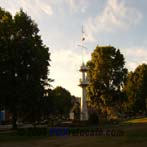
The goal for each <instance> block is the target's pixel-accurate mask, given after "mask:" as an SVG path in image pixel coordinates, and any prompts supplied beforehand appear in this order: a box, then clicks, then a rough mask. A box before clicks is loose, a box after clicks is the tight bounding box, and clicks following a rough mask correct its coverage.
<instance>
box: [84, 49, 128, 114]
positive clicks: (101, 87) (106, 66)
mask: <svg viewBox="0 0 147 147" xmlns="http://www.w3.org/2000/svg"><path fill="white" fill-rule="evenodd" d="M124 65H125V61H124V56H123V54H121V53H120V50H119V49H116V48H114V47H112V46H97V47H96V48H95V50H94V52H93V53H92V55H91V60H90V61H89V62H88V63H87V66H88V68H89V71H88V75H87V76H88V79H89V82H90V83H89V86H88V89H87V91H88V97H89V99H90V101H91V102H92V103H93V104H94V105H95V106H96V107H97V108H98V110H99V112H102V111H105V112H106V111H107V109H106V108H109V107H113V106H118V104H119V103H120V102H121V101H122V98H123V94H122V91H121V90H122V87H123V85H124V81H125V78H126V73H127V69H126V68H125V67H124Z"/></svg>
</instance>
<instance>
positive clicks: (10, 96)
mask: <svg viewBox="0 0 147 147" xmlns="http://www.w3.org/2000/svg"><path fill="white" fill-rule="evenodd" d="M38 32H39V29H38V27H37V24H36V23H35V22H34V21H33V20H32V19H31V18H30V17H29V16H28V15H27V14H26V13H24V12H23V11H22V10H20V11H19V12H18V13H16V15H15V16H14V17H12V16H11V14H10V13H9V12H7V11H5V10H3V9H2V8H0V95H1V96H0V97H1V101H2V102H3V104H4V105H5V107H6V108H7V109H8V110H10V111H11V112H12V114H13V127H14V128H16V120H17V116H18V114H19V113H23V114H24V113H25V114H27V115H31V116H34V119H35V118H36V117H37V116H38V114H36V113H39V112H40V107H39V104H40V101H41V98H42V97H43V94H44V87H45V86H47V85H48V83H49V81H50V79H49V78H48V73H49V68H48V66H49V61H50V53H49V49H48V47H46V46H45V45H44V44H43V42H42V40H41V36H40V35H38ZM32 114H33V115H32ZM32 118H33V117H32Z"/></svg>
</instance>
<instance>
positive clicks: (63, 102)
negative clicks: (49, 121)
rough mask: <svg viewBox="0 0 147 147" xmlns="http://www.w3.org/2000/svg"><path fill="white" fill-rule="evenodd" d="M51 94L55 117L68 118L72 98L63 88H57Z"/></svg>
mask: <svg viewBox="0 0 147 147" xmlns="http://www.w3.org/2000/svg"><path fill="white" fill-rule="evenodd" d="M53 93H54V102H53V103H54V104H53V105H54V113H55V115H60V116H64V117H68V116H69V112H70V109H71V106H72V96H71V94H70V92H69V91H68V90H66V89H65V88H63V87H60V86H58V87H56V88H55V89H54V90H53Z"/></svg>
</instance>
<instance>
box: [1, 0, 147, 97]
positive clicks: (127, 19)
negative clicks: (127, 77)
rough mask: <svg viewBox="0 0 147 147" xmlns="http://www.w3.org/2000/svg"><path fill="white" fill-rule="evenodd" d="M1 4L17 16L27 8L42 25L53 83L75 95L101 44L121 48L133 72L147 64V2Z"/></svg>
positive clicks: (15, 0)
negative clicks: (82, 69)
mask: <svg viewBox="0 0 147 147" xmlns="http://www.w3.org/2000/svg"><path fill="white" fill-rule="evenodd" d="M0 6H1V7H2V8H4V9H5V10H7V11H9V12H11V13H12V15H15V13H16V12H18V11H19V10H20V8H22V9H23V10H24V12H26V13H27V14H28V15H29V16H30V17H31V18H32V19H33V20H34V21H35V22H36V23H37V24H38V28H39V30H40V32H39V34H40V35H41V37H42V40H43V43H44V44H45V45H46V46H48V47H49V50H50V53H51V62H50V64H51V67H50V68H49V69H50V75H49V77H50V78H52V79H54V82H53V83H52V85H53V87H56V86H62V87H64V88H66V89H67V90H69V91H70V92H71V94H72V95H75V96H78V97H81V93H82V91H81V88H80V87H79V86H78V84H79V79H80V78H81V73H80V72H79V68H80V65H81V64H82V60H83V58H84V61H85V62H86V61H88V60H90V59H91V53H92V52H93V50H94V49H95V47H96V46H97V45H99V46H106V45H111V46H114V47H115V48H117V49H120V51H121V53H122V54H123V55H124V57H125V61H126V64H125V66H126V67H127V68H128V69H129V70H134V69H135V68H136V67H137V66H138V65H139V64H142V63H147V27H146V26H147V15H146V8H147V0H0ZM82 26H83V28H84V32H85V41H84V46H85V47H86V48H85V49H84V50H83V49H82V48H81V47H79V45H80V44H81V38H82V33H81V32H82V31H81V30H82Z"/></svg>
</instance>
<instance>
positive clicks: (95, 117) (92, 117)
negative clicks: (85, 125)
mask: <svg viewBox="0 0 147 147" xmlns="http://www.w3.org/2000/svg"><path fill="white" fill-rule="evenodd" d="M89 123H90V124H98V123H99V117H98V114H97V113H96V112H94V113H91V114H90V115H89Z"/></svg>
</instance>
